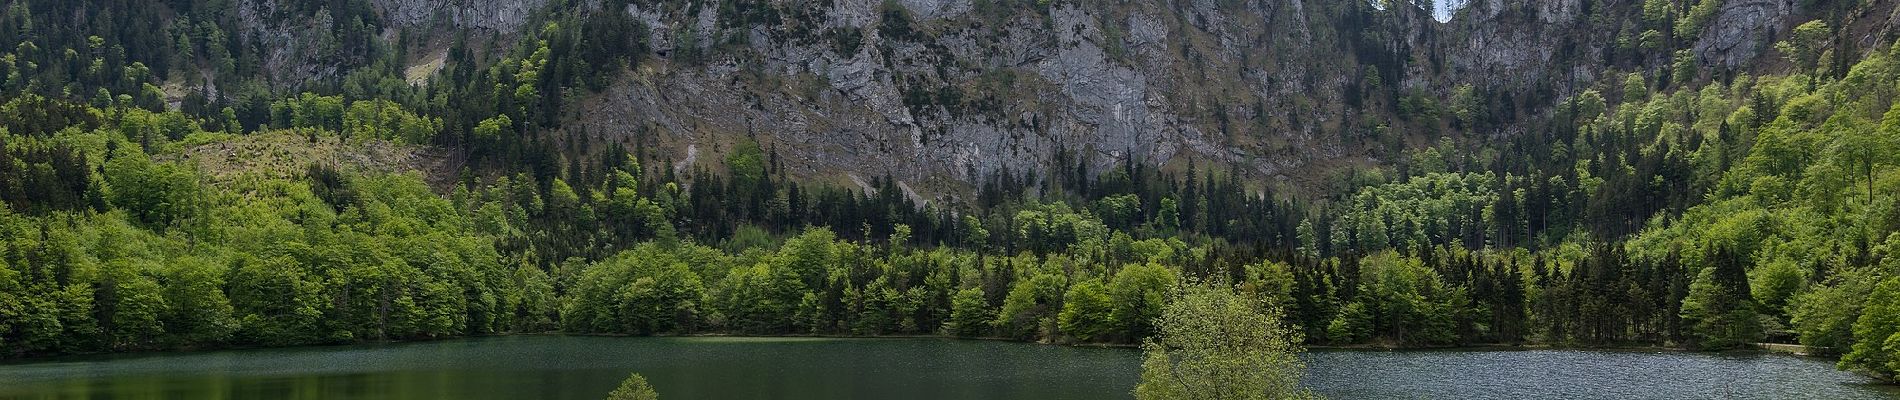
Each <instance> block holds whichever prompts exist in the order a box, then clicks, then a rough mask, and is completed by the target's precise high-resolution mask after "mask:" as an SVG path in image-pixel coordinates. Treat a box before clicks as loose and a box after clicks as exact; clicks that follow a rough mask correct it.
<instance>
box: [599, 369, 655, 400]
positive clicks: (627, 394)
mask: <svg viewBox="0 0 1900 400" xmlns="http://www.w3.org/2000/svg"><path fill="white" fill-rule="evenodd" d="M659 398H660V393H659V392H656V391H654V390H653V386H652V385H648V384H647V378H646V377H644V376H640V374H633V375H631V376H628V377H627V380H624V381H621V382H620V387H619V388H615V389H614V391H613V392H612V393H608V394H607V400H659Z"/></svg>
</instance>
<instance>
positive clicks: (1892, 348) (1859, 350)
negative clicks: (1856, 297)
mask: <svg viewBox="0 0 1900 400" xmlns="http://www.w3.org/2000/svg"><path fill="white" fill-rule="evenodd" d="M1866 304H1867V305H1866V307H1865V308H1862V309H1861V314H1860V319H1859V320H1857V321H1854V345H1853V347H1852V350H1851V351H1849V352H1847V354H1846V355H1843V356H1841V365H1844V366H1851V367H1855V368H1862V369H1866V370H1868V371H1872V372H1874V373H1878V374H1882V375H1886V376H1892V375H1893V374H1894V372H1895V371H1900V278H1887V279H1886V280H1884V281H1881V282H1880V285H1878V286H1875V287H1874V291H1873V292H1872V293H1869V295H1868V298H1867V303H1866Z"/></svg>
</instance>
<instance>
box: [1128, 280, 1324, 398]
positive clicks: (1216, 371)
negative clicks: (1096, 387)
mask: <svg viewBox="0 0 1900 400" xmlns="http://www.w3.org/2000/svg"><path fill="white" fill-rule="evenodd" d="M1156 327H1157V329H1158V331H1157V332H1156V335H1155V336H1154V337H1152V338H1150V339H1149V340H1147V341H1145V342H1143V343H1142V346H1141V348H1142V352H1143V353H1144V357H1145V360H1144V361H1143V362H1142V366H1141V384H1140V385H1137V386H1135V398H1138V399H1143V400H1155V399H1184V400H1186V399H1298V398H1315V397H1317V396H1316V395H1314V394H1312V393H1311V392H1308V391H1306V390H1305V389H1303V388H1301V387H1300V377H1301V375H1302V374H1303V373H1304V369H1305V365H1304V364H1303V363H1302V362H1301V361H1300V359H1299V358H1298V357H1296V356H1295V353H1297V352H1299V351H1300V347H1299V344H1298V343H1299V341H1300V339H1299V337H1298V335H1297V334H1295V333H1294V332H1293V331H1292V330H1290V329H1287V327H1286V326H1285V325H1284V324H1282V323H1281V321H1280V310H1277V309H1272V308H1268V307H1267V306H1266V305H1265V304H1261V303H1259V302H1257V301H1252V300H1248V299H1246V298H1244V297H1241V296H1239V295H1236V294H1234V293H1233V292H1231V291H1229V290H1228V289H1227V288H1224V287H1218V286H1211V285H1200V284H1195V285H1187V286H1186V287H1185V288H1183V289H1182V290H1181V291H1178V292H1177V294H1176V295H1175V297H1174V298H1173V299H1172V301H1171V302H1169V303H1168V306H1167V308H1166V309H1165V310H1164V311H1163V312H1162V314H1161V317H1160V318H1158V319H1157V320H1156Z"/></svg>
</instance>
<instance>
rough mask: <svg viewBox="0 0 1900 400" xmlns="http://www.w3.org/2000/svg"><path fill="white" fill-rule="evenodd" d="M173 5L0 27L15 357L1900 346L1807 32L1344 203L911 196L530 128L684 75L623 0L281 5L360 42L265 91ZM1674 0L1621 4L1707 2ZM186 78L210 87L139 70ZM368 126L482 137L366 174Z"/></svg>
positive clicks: (1037, 178)
mask: <svg viewBox="0 0 1900 400" xmlns="http://www.w3.org/2000/svg"><path fill="white" fill-rule="evenodd" d="M167 3H168V4H170V6H169V7H170V9H171V10H173V11H174V12H175V13H176V14H177V15H169V16H166V17H164V18H160V17H159V16H155V15H145V14H141V13H146V12H150V10H151V8H149V7H138V6H132V5H130V4H128V2H111V1H106V2H89V3H87V4H85V5H80V6H77V7H76V8H77V9H83V10H86V11H87V12H86V13H81V14H84V15H85V16H86V17H85V18H84V23H80V24H74V23H71V22H72V21H71V20H70V18H71V15H65V14H62V13H58V12H43V10H59V9H63V8H65V7H67V5H65V4H64V2H61V1H38V0H26V1H14V2H10V3H9V5H8V9H7V10H6V12H4V13H0V17H3V18H0V43H8V44H12V45H13V46H12V47H11V50H8V51H5V52H4V55H0V77H3V78H0V99H4V103H3V104H0V128H4V132H3V133H0V148H3V149H4V151H0V232H4V233H3V234H0V357H24V356H40V355H52V354H66V353H90V352H113V351H137V350H158V349H191V348H214V347H227V346H283V345H298V344H320V343H349V342H361V341H389V340H418V339H431V338H445V337H456V336H469V335H490V334H505V333H526V332H568V333H601V334H634V335H673V334H696V333H740V334H761V335H786V334H820V335H919V334H922V335H949V336H960V337H998V338H1010V339H1019V340H1033V341H1046V342H1056V343H1137V342H1140V341H1141V340H1142V339H1143V338H1145V337H1148V336H1150V335H1151V334H1153V333H1155V327H1154V326H1153V322H1152V321H1154V320H1155V319H1156V318H1157V317H1160V316H1161V312H1162V310H1163V308H1164V305H1165V304H1163V303H1164V302H1165V299H1167V298H1169V296H1168V295H1169V293H1171V292H1173V291H1175V290H1177V288H1178V287H1179V286H1180V285H1182V283H1181V282H1184V281H1185V280H1189V279H1192V280H1200V281H1212V282H1223V283H1228V284H1231V285H1232V287H1233V288H1234V290H1235V291H1236V292H1238V293H1240V294H1243V295H1246V296H1252V297H1254V298H1257V299H1263V300H1265V301H1267V302H1268V303H1269V304H1272V305H1274V306H1276V307H1278V308H1279V309H1281V310H1284V311H1285V313H1286V321H1287V323H1289V324H1290V325H1291V328H1292V330H1294V331H1295V332H1298V333H1299V334H1300V336H1301V337H1303V338H1304V339H1305V341H1306V343H1308V344H1315V345H1341V346H1346V345H1378V346H1459V345H1472V344H1548V345H1575V346H1625V345H1633V346H1677V347H1689V348H1697V349H1710V350H1719V349H1730V348H1738V347H1744V346H1748V345H1750V344H1752V343H1757V342H1783V343H1799V344H1803V345H1807V346H1812V347H1811V348H1813V349H1816V350H1817V351H1822V352H1827V353H1830V354H1838V355H1840V356H1841V357H1842V358H1841V366H1842V367H1843V368H1848V369H1854V370H1862V371H1868V372H1872V373H1876V374H1880V375H1883V376H1892V374H1893V373H1894V372H1895V371H1896V370H1900V347H1897V346H1896V345H1895V344H1894V343H1900V255H1896V254H1894V252H1896V251H1900V196H1896V195H1895V194H1896V193H1900V103H1896V102H1895V100H1896V95H1900V86H1896V84H1895V82H1900V47H1891V46H1883V47H1880V48H1871V49H1852V48H1848V47H1846V46H1845V45H1842V43H1845V42H1843V41H1840V40H1836V38H1837V37H1839V35H1841V34H1842V33H1841V32H1840V29H1839V28H1838V27H1830V26H1829V25H1828V23H1827V22H1825V21H1818V20H1817V21H1815V22H1809V23H1806V24H1802V25H1800V26H1799V27H1798V28H1796V29H1794V30H1793V31H1792V32H1789V33H1788V35H1787V37H1786V38H1785V40H1783V41H1781V42H1779V43H1778V44H1777V45H1776V49H1777V55H1779V56H1781V57H1784V58H1785V64H1786V65H1785V67H1784V68H1781V69H1780V70H1778V71H1777V72H1774V73H1767V74H1761V75H1750V74H1747V73H1730V74H1721V75H1720V76H1717V74H1714V73H1711V72H1709V71H1705V70H1703V69H1700V68H1697V67H1696V66H1695V65H1693V63H1692V62H1690V61H1671V62H1672V63H1673V64H1672V67H1671V68H1649V69H1643V68H1634V69H1629V70H1622V71H1621V72H1618V73H1616V74H1613V75H1610V76H1611V77H1610V78H1606V79H1604V80H1603V82H1602V83H1601V84H1599V85H1597V86H1596V87H1594V88H1592V89H1589V90H1584V91H1581V92H1580V93H1577V94H1575V95H1572V96H1566V97H1563V98H1562V99H1560V100H1557V101H1555V106H1553V107H1552V108H1551V110H1550V111H1549V112H1548V113H1547V115H1544V116H1542V117H1538V118H1535V119H1532V120H1533V121H1534V122H1530V123H1526V124H1527V125H1529V126H1530V129H1528V132H1526V133H1524V134H1521V135H1516V136H1511V137H1508V138H1503V139H1498V140H1489V141H1480V140H1453V139H1452V138H1450V137H1445V138H1443V139H1441V140H1435V141H1432V142H1431V144H1429V145H1423V146H1412V147H1410V148H1406V149H1403V150H1402V151H1401V152H1399V153H1398V154H1396V156H1397V157H1395V158H1396V160H1395V161H1393V162H1391V163H1390V164H1389V165H1385V166H1379V167H1371V168H1363V169H1353V170H1350V171H1347V172H1343V173H1342V177H1341V178H1340V179H1338V180H1337V182H1338V184H1337V185H1336V186H1337V187H1335V188H1328V189H1329V190H1330V191H1331V192H1330V193H1323V194H1319V195H1313V194H1293V193H1280V192H1277V191H1275V190H1274V186H1271V185H1262V184H1259V183H1258V182H1256V181H1254V180H1253V179H1250V178H1247V177H1245V176H1243V174H1241V173H1238V172H1235V169H1234V168H1228V166H1225V165H1220V164H1218V163H1206V162H1203V163H1195V162H1192V161H1190V162H1188V163H1187V165H1186V166H1185V168H1163V167H1161V166H1156V165H1150V164H1146V163H1143V162H1140V161H1138V160H1133V159H1130V160H1127V161H1126V162H1124V163H1121V164H1120V165H1119V166H1118V167H1115V168H1109V169H1105V170H1103V169H1091V168H1090V167H1089V166H1088V165H1089V164H1087V163H1085V162H1084V160H1080V159H1079V158H1080V156H1073V157H1070V156H1067V155H1065V157H1059V158H1058V161H1057V162H1055V163H1052V164H1053V165H1049V166H1047V168H1044V169H1042V170H1030V171H1008V170H1005V171H1004V172H1002V173H999V174H994V175H992V176H988V177H985V178H983V179H981V180H980V181H978V182H974V185H973V186H975V189H974V190H972V193H970V194H969V196H967V197H966V198H965V199H966V200H965V201H958V202H929V203H924V202H918V201H916V200H914V199H912V198H910V197H908V196H905V195H904V194H903V190H900V188H898V187H897V184H896V183H895V182H894V181H893V180H892V179H890V178H888V177H886V178H876V179H873V180H872V182H870V183H869V185H868V186H869V187H870V188H869V189H864V188H859V187H854V186H835V185H830V184H825V183H819V182H808V181H801V180H799V179H794V178H793V177H791V175H790V174H788V173H786V172H785V170H784V167H783V166H782V162H781V160H780V156H779V153H778V149H775V148H772V147H763V148H762V147H761V146H759V145H758V144H757V143H749V142H747V143H740V144H739V145H738V146H737V148H738V150H736V151H734V152H732V153H730V154H728V155H726V156H725V157H724V159H723V160H716V161H717V164H718V167H717V168H709V167H705V166H695V167H692V168H685V169H681V168H672V167H671V166H672V165H674V163H673V161H674V160H670V159H666V157H665V156H654V155H651V154H646V153H645V152H644V151H643V149H640V148H637V147H623V146H601V147H605V148H606V149H605V150H597V151H577V150H575V149H572V148H570V147H573V146H575V144H574V143H575V142H574V141H572V140H564V139H571V138H552V137H548V136H546V135H541V134H538V133H539V132H543V131H544V130H546V129H547V128H549V127H552V126H556V125H558V124H560V123H561V116H562V115H563V111H562V110H563V109H564V107H568V106H570V105H571V104H570V101H571V100H572V99H575V98H577V96H578V95H577V93H586V92H588V91H590V90H598V89H599V88H600V87H602V86H604V85H605V84H606V82H607V81H609V80H612V79H614V78H613V77H614V74H616V73H618V72H620V71H624V70H626V69H628V68H635V67H637V66H638V65H640V64H642V63H693V62H698V61H697V60H695V57H697V56H698V55H693V54H672V55H669V57H668V58H666V59H655V58H653V56H649V55H647V54H648V53H649V52H647V51H645V50H643V46H645V44H644V43H643V42H642V41H640V40H639V39H638V38H639V37H641V36H640V35H634V34H632V32H636V31H640V30H641V29H643V28H641V26H640V24H639V23H638V22H636V21H634V20H632V19H630V18H628V17H627V16H626V15H623V14H622V13H611V12H610V13H586V12H581V11H573V12H566V13H553V14H551V15H547V16H545V17H544V18H546V19H547V22H546V23H545V24H543V25H540V26H538V27H536V29H533V30H531V32H528V33H526V34H524V35H522V36H521V38H520V39H519V40H518V43H515V44H513V45H512V46H499V47H497V48H496V49H494V50H495V51H499V52H502V53H503V55H500V56H498V58H499V60H494V61H492V62H483V61H482V58H480V57H478V56H477V55H476V54H475V52H474V51H473V50H471V49H472V48H473V47H472V46H473V45H471V44H470V42H472V41H473V42H479V41H480V40H472V39H468V38H459V39H458V40H456V41H455V43H454V44H453V50H452V51H450V60H449V62H448V65H449V67H448V68H446V69H444V70H443V71H442V72H440V73H438V76H437V78H439V79H432V80H428V81H427V82H426V83H424V84H411V83H410V82H408V81H406V80H404V78H403V76H402V72H403V71H401V70H400V69H401V68H400V65H401V63H400V62H399V61H400V60H402V59H403V58H404V57H405V56H404V54H403V53H404V52H405V51H406V48H407V47H406V45H405V44H401V43H396V44H391V43H389V42H386V41H382V40H380V39H377V36H376V33H375V32H377V31H378V30H379V26H378V23H379V22H378V19H377V16H376V15H374V14H373V13H371V12H369V11H368V10H367V6H365V5H364V4H363V3H362V2H360V1H333V2H311V3H309V4H312V6H311V7H313V9H312V10H287V11H284V12H309V13H321V14H322V15H324V17H325V18H328V19H329V20H331V21H335V22H334V24H335V25H336V27H337V29H336V33H335V34H334V36H333V37H332V38H331V39H332V40H333V42H329V43H325V44H324V47H322V49H324V51H329V52H335V53H336V54H349V55H351V57H348V58H347V59H352V60H365V61H362V62H361V63H362V65H358V66H355V68H353V69H351V71H352V72H350V73H349V74H347V75H344V76H341V77H340V78H338V79H334V80H331V81H326V82H324V83H322V84H317V85H310V86H307V87H300V88H296V89H286V88H281V87H274V86H272V85H271V84H269V83H268V82H266V81H264V80H263V78H261V77H260V75H261V74H260V73H259V72H258V71H257V68H259V64H260V63H262V62H263V61H261V60H260V55H259V53H260V51H259V49H257V48H255V47H253V46H246V45H243V44H242V42H241V41H238V40H235V39H232V37H231V35H230V34H229V33H227V32H230V31H231V30H232V29H233V28H232V24H233V23H234V22H232V21H231V19H232V18H236V17H235V16H233V15H230V14H229V13H227V12H226V11H228V7H224V6H220V5H219V4H218V3H219V2H215V1H214V2H208V4H198V3H200V2H190V1H172V2H167ZM319 3H321V4H323V6H322V7H318V6H317V5H318V4H319ZM740 3H744V2H740ZM1652 3H1655V2H1652ZM1662 3H1670V2H1662ZM1675 3H1681V2H1675ZM1707 3H1710V1H1703V2H1700V4H1707ZM1671 4H1673V3H1671ZM1671 4H1663V5H1662V6H1660V7H1665V9H1663V10H1662V11H1661V13H1662V15H1663V16H1664V18H1659V19H1656V20H1654V21H1649V22H1638V23H1648V24H1654V25H1656V26H1659V27H1674V26H1679V25H1681V24H1689V23H1696V22H1695V20H1694V19H1695V18H1698V17H1697V16H1696V15H1697V14H1696V10H1697V9H1699V8H1700V7H1699V6H1695V5H1682V6H1679V7H1678V6H1674V5H1671ZM1666 7H1676V8H1675V9H1667V8H1666ZM318 8H320V9H318ZM724 11H726V10H724V9H722V12H724ZM732 12H739V11H732ZM885 17H886V18H902V17H903V15H901V14H899V15H897V16H885ZM1668 17H1679V18H1680V20H1678V19H1674V18H1668ZM761 18H763V17H761ZM1702 18H1706V16H1705V17H1702ZM1685 21H1686V22H1685ZM1665 29H1667V28H1665ZM1649 32H1655V31H1654V30H1651V31H1649ZM601 38H629V39H627V40H600V39H601ZM1685 64H1686V65H1685ZM201 79H210V80H215V81H217V82H216V85H217V86H219V87H225V88H234V89H228V90H226V91H224V92H222V93H221V94H219V95H216V96H207V95H206V94H204V93H185V94H183V95H182V96H180V95H178V94H177V93H168V92H167V89H165V88H164V87H163V86H164V85H165V84H166V83H167V82H176V81H180V80H201ZM1453 92H1454V93H1453V95H1452V96H1450V97H1448V98H1444V99H1436V98H1426V97H1415V96H1408V97H1407V98H1406V99H1405V100H1406V101H1404V102H1403V103H1404V104H1391V105H1389V107H1391V108H1393V109H1395V110H1398V111H1399V112H1397V113H1396V114H1395V115H1399V116H1400V118H1402V119H1403V120H1399V121H1393V126H1401V125H1403V126H1422V125H1431V126H1444V127H1450V128H1452V129H1456V128H1458V127H1463V126H1469V125H1476V124H1498V123H1503V122H1504V121H1501V120H1500V119H1501V118H1503V117H1499V116H1492V115H1493V114H1492V113H1491V111H1495V110H1498V109H1500V108H1501V107H1505V106H1503V105H1498V104H1491V103H1487V102H1486V99H1485V98H1483V96H1476V95H1472V94H1471V93H1470V89H1469V88H1464V89H1462V90H1457V91H1453ZM1371 103H1377V102H1371ZM1374 106H1377V105H1374ZM1467 139H1469V138H1467ZM1365 140H1369V141H1371V140H1378V139H1376V138H1368V139H1365ZM379 149H380V150H379ZM371 150H378V151H389V152H394V153H397V154H405V155H408V156H407V157H408V158H411V159H413V158H418V157H420V156H418V155H419V154H429V153H449V154H454V157H455V158H457V159H464V160H467V161H466V163H465V164H464V165H461V166H460V167H459V170H458V171H453V172H451V173H449V174H436V175H431V174H430V173H429V171H425V170H424V169H426V168H423V167H420V166H418V165H416V164H401V163H398V164H396V165H386V166H383V167H376V168H372V167H366V166H364V165H359V163H352V162H350V160H356V159H360V158H362V157H360V154H364V153H363V152H367V151H371ZM305 152H328V153H342V154H343V155H340V156H335V157H329V158H313V157H301V158H300V156H299V154H306V153H305ZM227 154H240V155H239V156H235V157H236V158H244V159H262V160H274V161H275V162H268V163H262V162H260V163H254V164H243V165H235V166H234V165H230V163H225V162H217V161H216V160H217V159H220V158H225V159H230V158H231V157H228V156H227ZM378 154H381V153H378ZM441 175H452V176H450V177H449V178H447V179H434V178H440V176H441Z"/></svg>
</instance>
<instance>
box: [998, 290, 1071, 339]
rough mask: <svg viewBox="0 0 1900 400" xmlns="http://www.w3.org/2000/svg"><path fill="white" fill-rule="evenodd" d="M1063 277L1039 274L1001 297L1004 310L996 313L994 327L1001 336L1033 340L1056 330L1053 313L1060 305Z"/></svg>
mask: <svg viewBox="0 0 1900 400" xmlns="http://www.w3.org/2000/svg"><path fill="white" fill-rule="evenodd" d="M1062 295H1063V289H1062V277H1060V276H1056V275H1051V274H1040V275H1036V276H1034V277H1031V278H1029V279H1028V281H1027V282H1024V283H1020V284H1017V285H1015V286H1013V287H1011V288H1010V289H1009V296H1008V297H1004V298H1003V310H1002V311H1001V312H999V313H997V314H996V322H995V324H996V328H997V331H998V332H1000V333H1001V334H1002V335H1003V336H1004V337H1010V338H1017V339H1033V338H1037V337H1046V336H1048V334H1049V333H1050V332H1051V331H1053V330H1054V329H1053V328H1055V327H1054V326H1053V325H1054V324H1055V314H1056V310H1057V307H1059V306H1060V305H1061V303H1062Z"/></svg>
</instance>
